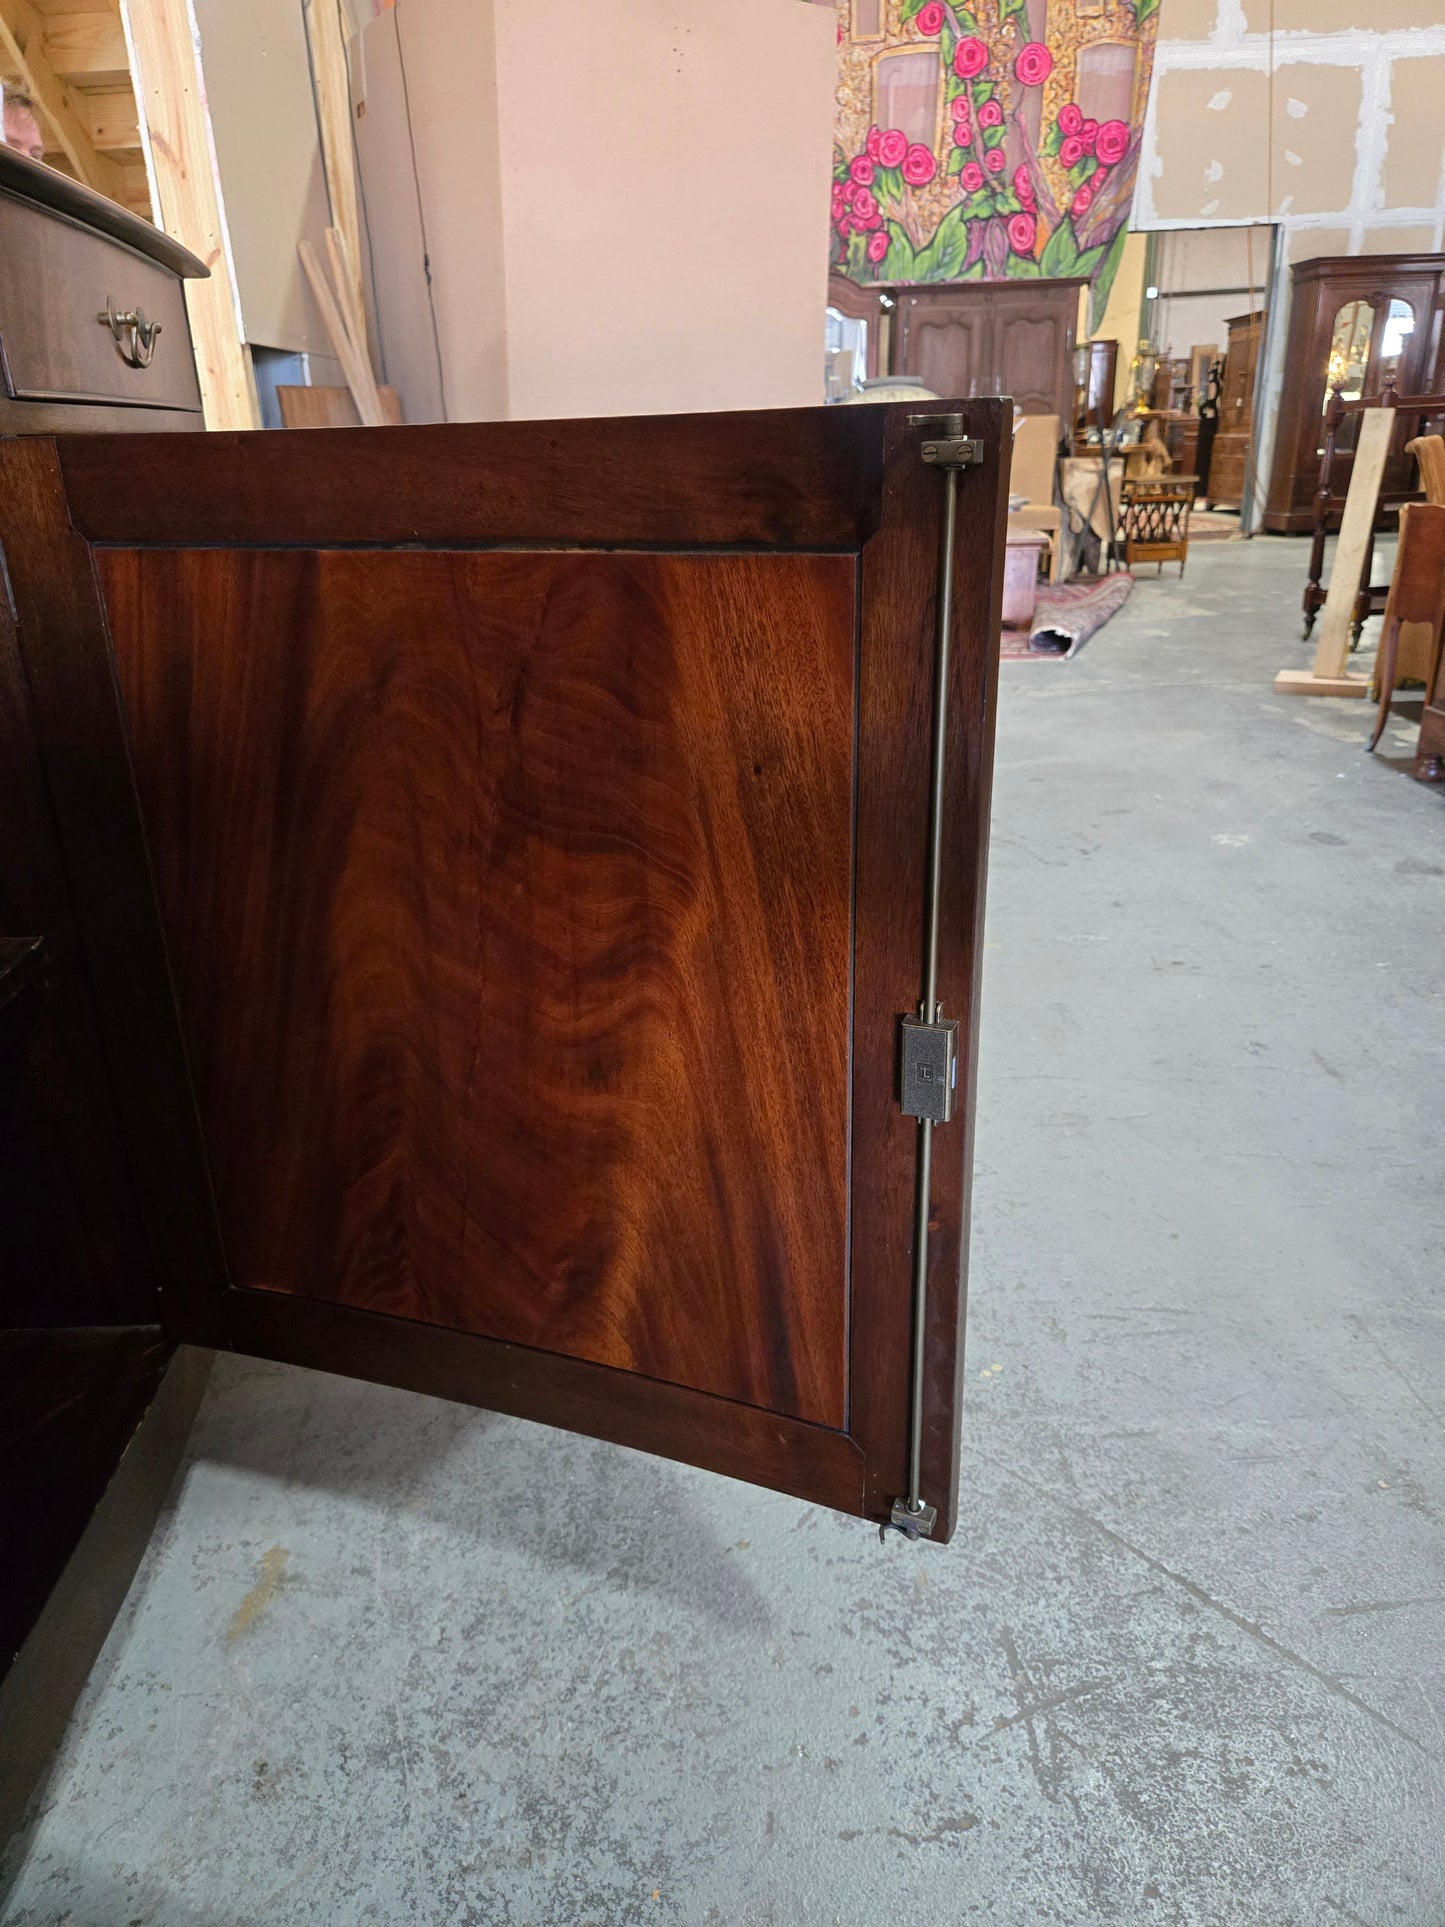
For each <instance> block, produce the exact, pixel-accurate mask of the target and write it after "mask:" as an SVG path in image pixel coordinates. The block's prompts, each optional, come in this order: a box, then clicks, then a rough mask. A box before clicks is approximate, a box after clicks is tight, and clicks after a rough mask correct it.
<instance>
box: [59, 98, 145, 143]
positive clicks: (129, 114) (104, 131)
mask: <svg viewBox="0 0 1445 1927" xmlns="http://www.w3.org/2000/svg"><path fill="white" fill-rule="evenodd" d="M70 104H71V106H72V107H73V108H74V110H75V115H76V119H77V120H79V122H80V124H81V126H82V127H84V129H85V131H86V133H87V134H89V136H90V138H91V142H92V144H93V145H94V147H95V150H96V152H97V153H98V154H110V153H114V152H115V150H116V149H117V148H128V149H131V150H134V149H137V148H139V146H140V120H139V117H138V115H137V112H136V104H135V95H134V94H133V93H132V92H131V90H130V82H129V81H127V82H126V84H125V86H124V87H116V88H114V89H111V90H109V91H107V92H105V93H94V94H82V93H78V92H77V93H72V95H71V96H70Z"/></svg>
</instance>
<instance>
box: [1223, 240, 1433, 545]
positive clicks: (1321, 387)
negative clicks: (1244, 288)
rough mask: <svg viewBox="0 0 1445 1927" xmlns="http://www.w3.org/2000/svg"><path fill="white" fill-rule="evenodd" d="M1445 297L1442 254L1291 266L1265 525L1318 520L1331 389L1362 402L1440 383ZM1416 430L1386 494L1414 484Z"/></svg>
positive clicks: (1335, 485) (1390, 471) (1283, 527)
mask: <svg viewBox="0 0 1445 1927" xmlns="http://www.w3.org/2000/svg"><path fill="white" fill-rule="evenodd" d="M1442 297H1445V255H1442V254H1365V255H1349V256H1343V257H1341V256H1333V255H1331V256H1322V257H1319V258H1317V259H1315V260H1310V261H1297V262H1296V263H1295V265H1294V267H1293V268H1292V270H1291V290H1290V313H1289V335H1288V338H1287V341H1286V346H1285V375H1284V384H1283V387H1282V389H1281V391H1280V405H1279V426H1278V428H1277V430H1276V433H1275V445H1274V462H1273V467H1272V470H1271V474H1270V483H1269V500H1268V503H1267V505H1266V508H1265V515H1264V526H1265V528H1266V529H1269V530H1272V531H1273V532H1274V533H1276V534H1291V535H1292V534H1300V533H1303V532H1304V531H1306V530H1308V529H1310V528H1312V527H1313V525H1314V504H1315V495H1316V493H1317V491H1318V489H1319V485H1320V457H1321V455H1322V454H1323V452H1324V427H1325V424H1324V411H1325V403H1326V400H1327V399H1328V395H1329V392H1330V390H1331V389H1335V388H1337V389H1339V391H1340V393H1341V394H1342V395H1343V396H1344V397H1345V399H1346V400H1358V399H1359V398H1360V397H1361V396H1366V395H1378V394H1380V393H1382V392H1383V390H1384V388H1385V386H1386V384H1387V383H1392V384H1393V386H1394V388H1395V391H1396V393H1397V394H1400V395H1421V394H1429V393H1432V392H1434V391H1435V390H1436V389H1437V388H1438V387H1439V385H1440V384H1439V374H1438V371H1439V367H1440V358H1441V356H1440V351H1441V303H1442ZM1227 383H1228V373H1227V371H1226V386H1227ZM1220 427H1221V430H1222V429H1223V427H1224V423H1223V422H1222V421H1221V423H1220ZM1355 432H1356V419H1355V418H1347V425H1346V428H1345V431H1344V434H1343V435H1342V437H1340V438H1338V439H1337V445H1336V455H1335V460H1334V464H1333V470H1332V475H1331V490H1332V493H1334V494H1336V495H1340V496H1343V495H1344V494H1345V493H1346V492H1347V490H1348V487H1349V471H1350V467H1351V464H1352V462H1353V460H1354V452H1353V436H1354V434H1355ZM1413 432H1414V431H1413V430H1412V429H1407V428H1406V427H1405V424H1404V423H1403V422H1402V424H1401V432H1400V433H1399V435H1398V436H1397V442H1396V446H1395V447H1394V448H1393V449H1392V450H1391V453H1390V456H1389V459H1388V461H1387V463H1386V468H1385V474H1384V477H1383V479H1382V483H1381V487H1382V490H1383V491H1384V492H1385V493H1390V492H1394V491H1399V490H1402V489H1407V488H1409V487H1410V486H1411V483H1410V476H1411V474H1412V470H1413V464H1412V459H1411V457H1410V456H1408V455H1407V454H1406V453H1405V449H1404V443H1405V441H1406V440H1407V439H1408V435H1409V434H1410V433H1413Z"/></svg>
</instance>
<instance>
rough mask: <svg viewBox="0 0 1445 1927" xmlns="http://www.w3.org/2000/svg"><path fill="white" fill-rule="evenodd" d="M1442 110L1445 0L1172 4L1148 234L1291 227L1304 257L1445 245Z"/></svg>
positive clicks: (1149, 130) (1154, 110)
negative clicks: (1222, 224) (1252, 225)
mask: <svg viewBox="0 0 1445 1927" xmlns="http://www.w3.org/2000/svg"><path fill="white" fill-rule="evenodd" d="M1442 101H1445V10H1442V6H1441V0H1162V5H1161V8H1160V14H1159V42H1158V47H1157V49H1156V53H1155V61H1154V84H1153V88H1152V90H1151V94H1150V100H1149V109H1148V114H1147V116H1146V119H1145V125H1144V146H1143V153H1142V156H1141V161H1140V169H1139V191H1138V195H1137V198H1136V201H1135V210H1134V219H1135V225H1136V226H1139V227H1144V228H1156V227H1167V226H1192V225H1194V224H1196V223H1198V222H1201V221H1206V222H1207V221H1248V220H1275V221H1277V222H1279V223H1280V224H1281V225H1282V226H1283V227H1284V229H1285V232H1286V238H1287V244H1288V252H1289V254H1290V256H1291V258H1293V259H1296V260H1299V259H1303V258H1305V257H1306V256H1308V255H1311V254H1321V253H1331V252H1334V253H1345V252H1355V253H1390V252H1399V251H1402V250H1407V249H1413V248H1421V249H1426V250H1430V251H1434V250H1436V249H1438V248H1439V247H1440V246H1441V242H1442V228H1445V111H1442V104H1441V103H1442ZM1310 230H1317V235H1316V236H1315V237H1313V238H1312V237H1311V234H1310V232H1309V231H1310ZM1341 234H1343V235H1344V236H1345V241H1344V245H1343V246H1336V245H1331V246H1328V247H1326V246H1322V245H1320V242H1321V240H1322V239H1324V238H1325V237H1328V238H1329V239H1330V240H1331V242H1332V243H1333V242H1335V241H1337V239H1338V237H1339V235H1341Z"/></svg>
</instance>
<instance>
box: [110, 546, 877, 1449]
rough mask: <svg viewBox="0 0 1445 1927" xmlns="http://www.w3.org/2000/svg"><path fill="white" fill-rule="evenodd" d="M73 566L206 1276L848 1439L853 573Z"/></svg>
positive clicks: (243, 562)
mask: <svg viewBox="0 0 1445 1927" xmlns="http://www.w3.org/2000/svg"><path fill="white" fill-rule="evenodd" d="M98 561H99V564H100V572H101V581H102V587H103V590H104V594H105V598H106V602H107V606H108V609H109V614H110V624H111V632H112V638H113V644H114V650H115V661H116V667H117V672H118V676H119V681H120V687H121V693H122V696H123V699H124V703H125V708H126V712H127V715H128V718H129V727H130V735H131V742H132V747H133V753H134V762H135V769H136V776H137V782H138V785H139V789H140V798H141V807H142V814H143V816H144V820H145V823H146V827H147V833H148V837H149V841H150V845H151V850H152V859H153V864H154V869H155V876H156V884H157V888H158V893H159V897H160V905H161V911H162V919H163V922H164V924H165V927H166V931H167V935H168V939H169V945H170V954H171V965H172V970H173V972H174V975H175V979H176V984H177V991H178V996H179V1000H180V1007H181V1015H182V1021H183V1027H184V1029H185V1032H186V1035H187V1038H188V1040H189V1045H190V1053H191V1064H192V1070H193V1074H194V1077H195V1082H196V1091H197V1098H198V1102H199V1107H200V1113H201V1121H202V1126H203V1129H204V1132H205V1135H206V1139H207V1142H208V1145H209V1147H210V1153H211V1164H212V1170H213V1174H214V1179H215V1184H216V1188H217V1201H218V1206H219V1211H220V1219H221V1229H222V1234H223V1237H224V1240H225V1243H226V1247H227V1251H228V1254H229V1258H230V1264H231V1271H232V1277H233V1279H234V1282H235V1283H236V1284H237V1285H238V1286H241V1287H243V1288H244V1287H260V1288H265V1289H268V1290H275V1291H284V1292H293V1293H298V1294H300V1295H302V1296H306V1297H313V1298H322V1299H329V1300H333V1301H337V1302H340V1303H342V1304H346V1305H352V1306H357V1307H360V1308H364V1309H365V1310H368V1311H373V1312H384V1313H389V1314H391V1315H393V1316H396V1317H401V1318H410V1319H417V1320H420V1321H422V1322H424V1323H427V1324H430V1325H438V1326H442V1327H446V1328H450V1329H457V1330H464V1331H471V1332H479V1333H482V1334H485V1335H486V1336H489V1337H492V1338H500V1339H505V1340H509V1341H512V1342H514V1343H520V1344H524V1345H529V1346H535V1347H538V1348H540V1349H543V1350H550V1351H557V1352H561V1353H565V1354H567V1355H569V1356H572V1357H576V1358H580V1359H588V1360H592V1361H594V1362H595V1363H598V1364H603V1365H611V1366H620V1367H624V1368H626V1369H627V1370H630V1371H636V1372H642V1373H645V1374H647V1375H648V1376H649V1377H651V1378H656V1379H662V1380H666V1381H668V1382H670V1383H674V1384H679V1385H686V1386H691V1387H694V1388H696V1389H697V1390H700V1391H707V1392H712V1393H715V1394H720V1395H722V1396H725V1397H728V1398H732V1399H738V1400H742V1401H745V1402H746V1403H748V1404H753V1405H758V1406H762V1407H765V1408H767V1409H769V1410H771V1411H775V1412H779V1413H784V1414H788V1415H790V1416H793V1417H797V1418H803V1419H808V1420H812V1421H814V1422H817V1423H821V1424H826V1425H830V1426H834V1427H841V1426H842V1425H843V1423H844V1421H845V1417H846V1404H845V1401H846V1389H847V1388H846V1357H845V1342H846V1283H847V1273H846V1208H847V1170H846V1154H847V1086H848V1006H849V957H850V920H851V902H850V898H851V869H852V851H851V819H852V731H853V707H854V686H853V685H854V672H853V652H854V621H855V606H856V593H857V564H856V561H855V559H854V558H852V557H850V556H845V555H816V554H812V555H797V554H793V555H736V554H731V555H722V554H719V555H703V554H692V555H655V554H636V553H633V554H610V555H598V554H588V553H585V552H572V553H568V552H562V553H556V552H552V553H538V552H532V553H524V554H517V553H511V554H504V553H482V554H476V553H473V554H464V553H457V552H455V551H451V552H446V551H441V552H437V551H432V552H427V553H418V552H415V551H407V552H400V553H397V552H376V551H336V550H332V551H323V552H319V553H318V552H316V551H306V550H259V551H258V550H224V549H202V550H173V549H152V550H126V549H118V550H108V551H102V552H101V554H100V555H99V557H98Z"/></svg>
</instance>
